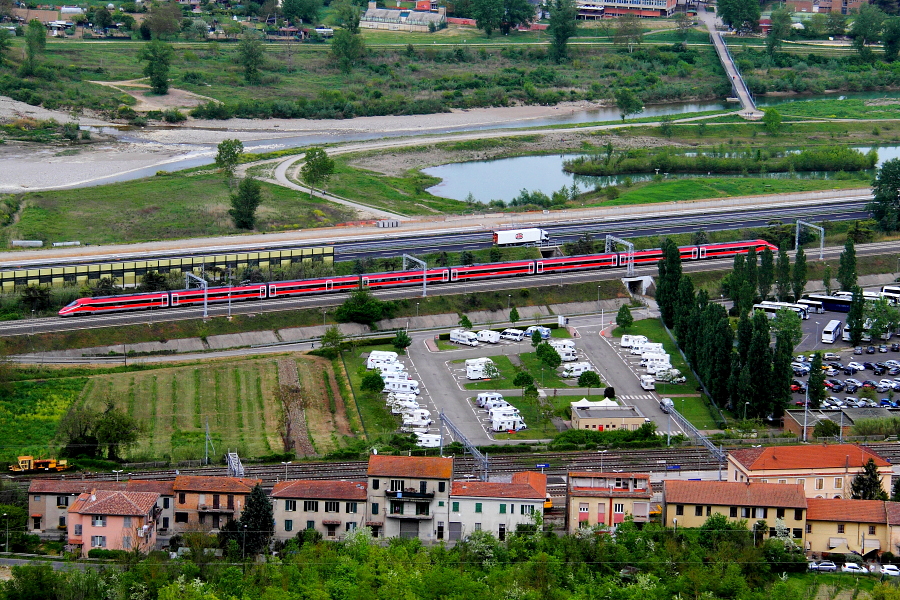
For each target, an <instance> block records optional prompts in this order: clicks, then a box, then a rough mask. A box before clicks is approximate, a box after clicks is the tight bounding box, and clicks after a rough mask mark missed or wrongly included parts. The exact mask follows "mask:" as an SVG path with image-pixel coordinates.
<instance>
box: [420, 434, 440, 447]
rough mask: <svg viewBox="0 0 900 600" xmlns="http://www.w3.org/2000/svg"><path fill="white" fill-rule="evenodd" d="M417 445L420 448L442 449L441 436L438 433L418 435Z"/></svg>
mask: <svg viewBox="0 0 900 600" xmlns="http://www.w3.org/2000/svg"><path fill="white" fill-rule="evenodd" d="M416 445H417V446H419V447H420V448H440V447H441V436H440V435H438V434H436V433H417V434H416Z"/></svg>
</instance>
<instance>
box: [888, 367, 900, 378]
mask: <svg viewBox="0 0 900 600" xmlns="http://www.w3.org/2000/svg"><path fill="white" fill-rule="evenodd" d="M887 372H888V375H890V376H891V377H894V376H896V375H900V367H891V368H890V369H888V371H887Z"/></svg>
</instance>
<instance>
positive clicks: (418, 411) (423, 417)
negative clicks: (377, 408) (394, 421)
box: [400, 408, 434, 423]
mask: <svg viewBox="0 0 900 600" xmlns="http://www.w3.org/2000/svg"><path fill="white" fill-rule="evenodd" d="M400 414H402V415H403V420H404V421H429V422H432V423H433V422H434V421H433V420H432V419H431V411H429V410H428V409H426V408H415V409H411V410H406V411H403V412H402V413H400Z"/></svg>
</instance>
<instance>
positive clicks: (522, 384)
mask: <svg viewBox="0 0 900 600" xmlns="http://www.w3.org/2000/svg"><path fill="white" fill-rule="evenodd" d="M513 385H514V386H516V387H518V388H522V396H523V397H524V396H525V388H528V387H534V377H532V376H531V373H528V372H526V371H519V372H518V373H516V376H515V377H513Z"/></svg>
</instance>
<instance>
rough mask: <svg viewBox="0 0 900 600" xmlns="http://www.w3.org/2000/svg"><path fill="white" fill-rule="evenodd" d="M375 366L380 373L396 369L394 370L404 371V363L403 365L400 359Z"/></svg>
mask: <svg viewBox="0 0 900 600" xmlns="http://www.w3.org/2000/svg"><path fill="white" fill-rule="evenodd" d="M375 368H376V369H378V370H379V371H381V372H382V373H390V372H392V371H396V372H400V371H406V365H404V364H403V363H402V362H400V361H395V362H389V363H382V364H379V365H378V366H377V367H375Z"/></svg>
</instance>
